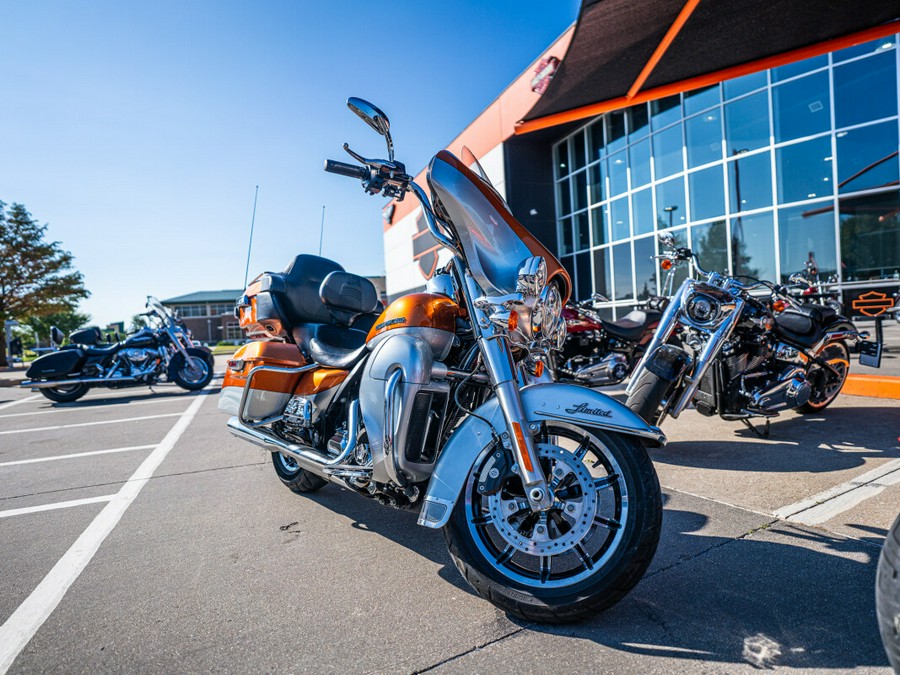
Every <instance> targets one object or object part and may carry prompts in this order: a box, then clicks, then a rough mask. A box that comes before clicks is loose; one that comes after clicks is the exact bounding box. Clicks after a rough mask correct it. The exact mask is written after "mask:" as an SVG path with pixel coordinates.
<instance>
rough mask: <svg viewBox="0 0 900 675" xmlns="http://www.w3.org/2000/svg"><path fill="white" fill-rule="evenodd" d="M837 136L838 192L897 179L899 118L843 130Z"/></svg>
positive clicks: (885, 183)
mask: <svg viewBox="0 0 900 675" xmlns="http://www.w3.org/2000/svg"><path fill="white" fill-rule="evenodd" d="M836 136H837V139H836V143H837V162H838V165H837V166H838V192H840V193H845V192H856V191H858V190H867V189H870V188H875V187H881V186H886V185H889V184H891V183H894V184H896V183H897V180H898V168H897V167H898V162H897V123H896V122H885V123H883V124H873V125H872V126H868V127H860V128H859V129H851V130H850V131H839V132H838V133H837V134H836ZM891 155H893V157H891Z"/></svg>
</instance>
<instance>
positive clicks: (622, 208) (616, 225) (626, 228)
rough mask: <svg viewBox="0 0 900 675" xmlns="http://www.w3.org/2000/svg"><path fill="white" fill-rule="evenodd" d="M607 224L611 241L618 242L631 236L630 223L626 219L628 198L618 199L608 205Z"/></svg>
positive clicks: (627, 218)
mask: <svg viewBox="0 0 900 675" xmlns="http://www.w3.org/2000/svg"><path fill="white" fill-rule="evenodd" d="M609 223H610V226H611V227H612V240H613V241H619V240H620V239H627V238H628V237H630V236H631V221H630V219H629V217H628V197H620V198H619V199H614V200H613V201H611V202H610V203H609Z"/></svg>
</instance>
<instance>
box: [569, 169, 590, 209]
mask: <svg viewBox="0 0 900 675" xmlns="http://www.w3.org/2000/svg"><path fill="white" fill-rule="evenodd" d="M571 180H572V190H573V200H572V210H573V211H580V210H581V209H583V208H585V207H587V198H588V193H587V171H582V172H581V173H576V174H575V175H574V176H572V178H571Z"/></svg>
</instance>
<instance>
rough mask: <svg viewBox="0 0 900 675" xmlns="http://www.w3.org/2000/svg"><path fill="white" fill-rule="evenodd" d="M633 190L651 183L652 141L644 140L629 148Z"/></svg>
mask: <svg viewBox="0 0 900 675" xmlns="http://www.w3.org/2000/svg"><path fill="white" fill-rule="evenodd" d="M628 159H629V162H630V165H631V187H632V189H634V188H636V187H640V186H641V185H646V184H647V183H649V182H650V140H649V139H644V140H643V141H640V142H638V143H635V144H634V145H632V146H631V147H630V148H628Z"/></svg>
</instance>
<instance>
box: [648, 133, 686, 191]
mask: <svg viewBox="0 0 900 675" xmlns="http://www.w3.org/2000/svg"><path fill="white" fill-rule="evenodd" d="M682 147H683V141H682V139H681V125H680V124H676V125H675V126H674V127H669V128H668V129H666V130H665V131H660V132H658V133H655V134H653V161H654V166H655V167H656V179H657V180H659V179H660V178H665V177H666V176H671V175H672V174H673V173H678V172H679V171H684V157H683V155H682Z"/></svg>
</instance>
